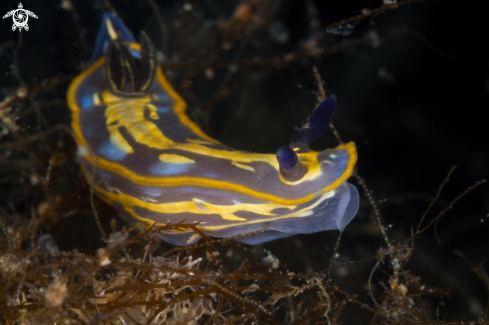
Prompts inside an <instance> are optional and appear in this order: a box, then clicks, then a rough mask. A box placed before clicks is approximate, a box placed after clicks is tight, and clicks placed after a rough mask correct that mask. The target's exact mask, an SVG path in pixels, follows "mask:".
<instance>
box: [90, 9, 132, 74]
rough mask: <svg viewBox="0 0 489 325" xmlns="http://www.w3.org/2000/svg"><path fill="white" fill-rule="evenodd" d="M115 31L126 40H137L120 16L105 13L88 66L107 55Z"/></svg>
mask: <svg viewBox="0 0 489 325" xmlns="http://www.w3.org/2000/svg"><path fill="white" fill-rule="evenodd" d="M114 32H115V34H116V35H118V36H119V38H120V39H122V40H124V41H126V42H131V43H134V42H136V39H135V38H134V35H133V34H132V32H131V31H130V30H129V29H128V28H127V27H126V25H124V22H123V21H122V20H121V19H120V18H119V17H117V16H116V15H114V14H112V13H104V14H103V16H102V25H101V26H100V29H99V32H98V34H97V38H96V39H95V47H94V49H93V53H92V56H91V57H90V60H89V61H88V63H87V66H91V65H92V64H94V63H95V62H96V61H98V60H99V59H100V58H102V57H103V56H105V53H106V52H107V48H108V47H109V44H110V42H111V41H112V40H113V38H114Z"/></svg>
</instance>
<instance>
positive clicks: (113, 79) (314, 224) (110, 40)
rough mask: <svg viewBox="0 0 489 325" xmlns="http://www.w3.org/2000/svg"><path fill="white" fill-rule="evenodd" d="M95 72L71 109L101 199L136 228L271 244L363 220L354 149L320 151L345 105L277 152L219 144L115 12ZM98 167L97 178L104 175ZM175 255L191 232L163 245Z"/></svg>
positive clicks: (331, 105)
mask: <svg viewBox="0 0 489 325" xmlns="http://www.w3.org/2000/svg"><path fill="white" fill-rule="evenodd" d="M88 66H89V67H88V68H87V69H86V70H85V71H84V72H83V73H82V74H80V75H79V76H78V77H77V78H76V79H75V80H74V81H73V83H72V84H71V86H70V89H69V91H68V103H69V106H70V108H71V110H72V118H73V122H72V127H73V130H74V134H75V138H76V142H77V143H78V147H79V149H78V153H79V156H80V158H81V162H82V166H83V169H84V172H85V175H86V176H87V179H88V180H89V181H91V180H92V175H91V174H92V172H93V171H94V170H95V178H94V179H95V184H96V185H95V187H94V189H95V192H96V193H97V195H98V196H99V197H101V198H102V199H103V200H105V201H106V202H108V203H109V204H111V205H113V206H114V207H115V208H116V209H117V210H118V211H119V212H120V214H121V215H122V216H123V217H124V218H125V219H127V220H128V221H131V220H132V221H142V222H145V223H147V224H148V225H151V224H153V223H154V222H155V221H157V223H158V224H161V225H165V224H168V223H170V222H171V223H172V224H176V223H178V222H181V221H182V220H185V223H199V224H198V228H200V229H201V230H202V231H203V232H204V233H205V234H206V235H209V236H212V237H220V238H228V237H231V236H236V235H242V234H246V233H250V232H254V231H257V230H260V229H264V228H268V227H269V228H268V229H267V230H266V231H264V232H261V233H257V234H255V235H252V236H245V237H240V238H239V239H237V240H238V241H240V242H243V243H246V244H260V243H263V242H267V241H270V240H274V239H277V238H282V237H287V236H292V235H295V234H309V233H314V232H318V231H323V230H334V229H338V230H340V231H342V230H343V229H344V228H345V226H346V225H347V224H348V223H349V222H350V221H351V220H352V219H353V217H354V216H355V214H356V213H357V211H358V202H359V196H358V192H357V190H356V188H355V187H354V186H353V185H351V184H348V183H347V182H346V180H347V179H348V178H349V177H350V176H351V174H352V172H353V167H354V165H355V162H356V160H357V153H356V149H355V145H354V143H352V142H350V143H347V144H342V145H340V146H338V147H336V148H334V149H328V150H325V151H322V152H316V151H312V150H309V145H310V144H311V142H312V141H314V140H315V139H317V138H318V137H319V136H320V135H321V134H323V133H324V131H325V130H326V129H327V127H328V124H329V121H330V120H331V118H332V115H333V112H334V109H335V106H336V98H335V97H334V96H330V97H329V98H327V99H326V100H325V101H323V102H322V103H321V104H320V105H319V106H318V107H317V108H316V109H315V110H314V111H313V113H312V114H311V116H310V117H309V118H308V119H307V121H306V123H305V125H304V126H303V127H302V128H300V129H299V130H297V131H296V133H295V134H294V135H293V137H292V140H291V143H290V145H289V146H287V147H283V148H280V149H278V151H277V153H276V154H275V155H274V154H259V153H250V152H244V151H239V150H235V149H233V148H229V147H226V146H225V145H223V144H221V143H220V142H219V141H217V140H215V139H212V138H210V137H209V136H207V135H206V134H204V133H203V132H202V130H200V128H199V127H198V126H197V125H196V124H194V123H193V122H192V121H191V120H190V119H189V118H188V117H187V115H185V107H186V104H185V102H184V101H183V100H182V98H181V97H180V96H179V95H178V94H177V93H176V92H175V91H174V90H173V88H172V87H171V85H170V84H169V83H168V81H167V80H166V78H165V76H164V74H163V71H162V70H161V68H159V67H158V66H157V64H156V60H155V50H154V48H153V45H152V43H151V41H150V39H149V38H148V37H147V35H146V34H145V33H141V37H140V41H139V43H137V42H136V40H135V38H134V36H133V34H132V33H131V32H130V31H129V30H128V29H127V27H126V26H125V25H124V23H123V22H122V20H121V19H120V18H118V17H117V16H115V15H113V14H104V16H103V22H102V26H101V28H100V31H99V33H98V35H97V39H96V43H95V49H94V51H93V54H92V58H91V59H90V61H89V64H88ZM95 164H96V168H95ZM159 237H160V238H161V239H163V240H164V241H166V242H169V243H172V244H174V245H190V244H193V243H195V242H196V241H198V240H199V239H200V236H199V235H198V234H196V233H194V232H193V231H192V230H190V229H182V230H172V231H167V232H165V233H162V234H160V235H159Z"/></svg>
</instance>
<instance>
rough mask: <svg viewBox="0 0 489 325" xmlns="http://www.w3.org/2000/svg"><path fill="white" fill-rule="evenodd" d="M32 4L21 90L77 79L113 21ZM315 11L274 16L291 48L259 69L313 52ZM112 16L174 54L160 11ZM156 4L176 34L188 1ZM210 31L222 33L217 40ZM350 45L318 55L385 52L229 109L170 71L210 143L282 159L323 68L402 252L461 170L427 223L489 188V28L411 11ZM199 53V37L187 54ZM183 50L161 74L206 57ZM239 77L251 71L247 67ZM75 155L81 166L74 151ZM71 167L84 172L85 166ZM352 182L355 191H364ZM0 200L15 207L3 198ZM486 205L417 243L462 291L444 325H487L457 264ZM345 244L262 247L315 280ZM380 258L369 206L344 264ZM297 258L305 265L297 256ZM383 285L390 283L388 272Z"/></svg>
mask: <svg viewBox="0 0 489 325" xmlns="http://www.w3.org/2000/svg"><path fill="white" fill-rule="evenodd" d="M236 3H237V2H236V1H229V2H228V1H202V2H195V4H194V11H193V15H194V16H195V17H190V18H189V17H183V18H182V17H180V18H178V19H180V20H179V21H181V22H183V23H185V22H187V21H189V25H192V24H197V23H196V22H195V21H198V22H199V23H200V24H203V25H202V26H209V25H216V22H217V21H219V20H225V19H228V18H229V17H230V16H231V15H232V13H233V10H234V8H235V6H236ZM22 4H23V5H24V8H25V9H28V10H31V11H33V12H34V13H35V14H36V15H37V16H38V17H39V18H38V19H34V18H30V19H29V26H30V30H29V31H28V32H24V31H23V32H22V35H23V36H22V37H23V39H22V42H23V45H22V47H21V48H20V49H19V52H18V63H19V70H20V74H21V76H22V79H23V81H24V82H25V84H26V85H32V84H36V83H39V82H42V81H43V80H46V79H50V78H53V77H55V76H57V75H60V74H61V75H64V76H68V77H74V76H76V74H77V73H78V72H79V71H80V69H81V68H82V67H83V62H85V61H86V60H87V59H88V57H89V55H90V50H91V46H92V44H93V41H94V37H95V35H96V32H97V30H98V27H99V23H100V17H101V12H102V10H103V9H101V6H100V5H98V3H95V2H93V3H92V2H91V1H73V5H74V6H75V7H76V9H77V13H78V17H75V16H73V15H72V13H71V12H68V11H66V10H64V9H62V8H61V7H60V1H47V0H46V1H23V2H22ZM306 4H307V1H284V2H282V3H281V4H279V5H278V7H279V10H278V13H277V15H276V16H274V18H273V20H274V22H278V25H277V26H281V27H280V28H279V29H280V31H281V32H284V33H286V34H287V35H288V37H287V38H286V40H285V41H284V42H278V41H277V42H275V43H273V42H272V43H271V44H269V45H268V46H266V47H264V48H263V51H259V50H258V49H257V48H259V47H257V48H255V49H254V51H256V53H255V57H261V58H264V57H267V56H271V55H284V54H287V53H290V52H292V51H294V50H295V49H297V47H298V46H300V45H301V44H304V43H305V42H307V41H308V40H310V39H311V34H310V33H309V32H310V31H309V30H308V25H309V23H310V21H308V18H307V17H308V16H307V6H306ZM309 4H314V5H315V7H316V9H317V13H318V16H317V18H318V21H319V23H320V26H321V27H320V28H319V30H321V31H323V32H325V31H326V26H327V25H329V24H332V23H334V22H336V21H339V20H341V19H346V18H349V17H353V16H356V15H358V14H359V13H360V12H361V10H362V9H365V8H369V9H375V8H378V7H380V6H381V5H382V3H381V2H380V1H348V2H346V1H336V2H332V1H311V2H309ZM114 5H115V7H116V9H117V11H118V12H119V15H120V16H121V17H122V18H123V20H124V21H125V22H126V24H127V25H128V27H129V28H130V29H131V30H133V31H135V32H137V31H139V30H141V29H145V30H148V32H149V33H150V35H151V38H152V39H153V40H154V41H155V43H156V44H157V45H159V46H160V48H161V47H164V45H162V44H165V42H164V41H162V40H161V39H159V38H160V37H161V33H158V31H157V28H156V24H155V17H154V14H153V11H152V10H151V8H150V6H149V5H148V4H147V3H146V2H145V1H129V0H128V1H120V2H117V3H116V2H115V1H114ZM158 5H159V6H160V8H161V10H162V13H163V16H164V18H165V21H166V22H168V21H172V19H176V18H175V17H177V13H179V12H181V8H182V2H176V1H159V2H158ZM17 6H18V1H17V0H16V1H2V2H1V4H0V12H1V13H2V15H3V14H4V13H6V12H7V11H10V10H12V9H15V8H17ZM11 25H12V20H11V18H8V19H5V20H2V21H1V22H0V28H1V32H0V44H3V45H4V46H2V45H0V48H1V52H0V87H1V90H2V95H6V94H9V93H11V92H12V91H13V90H14V89H15V88H16V87H18V85H19V83H18V80H16V78H14V77H13V75H12V62H13V60H14V56H15V55H14V49H15V46H16V44H18V41H19V33H18V32H12V30H11ZM168 25H169V26H171V24H170V23H168ZM209 30H210V31H209V33H211V34H212V31H213V30H212V29H211V28H210V29H209ZM194 32H195V31H194ZM350 32H351V33H350V34H349V35H344V36H342V35H336V34H329V35H327V36H324V38H322V40H323V39H327V40H328V41H327V43H324V44H320V45H321V46H325V47H328V46H330V47H334V46H336V45H337V44H340V43H341V42H344V41H348V40H353V39H360V38H363V37H365V35H367V34H368V33H376V35H378V37H379V39H380V42H379V44H378V46H373V45H374V44H360V45H355V46H350V47H348V48H346V49H345V50H342V51H338V52H337V53H335V54H331V55H325V56H321V57H319V58H311V57H307V55H306V56H305V57H304V58H302V59H299V60H296V61H294V62H293V63H291V64H289V65H287V66H284V67H277V68H274V69H271V70H270V71H269V70H267V69H266V68H267V66H264V67H258V68H257V67H254V68H253V69H256V73H254V72H253V73H251V74H248V75H247V76H248V77H247V78H246V79H245V82H243V83H242V84H240V86H239V87H234V88H230V89H229V92H228V96H224V97H223V98H222V99H220V100H216V101H212V100H211V99H213V98H214V97H215V96H213V94H216V93H218V90H220V89H222V88H223V87H225V86H226V82H227V81H226V78H227V76H228V75H229V74H228V71H226V70H227V69H222V71H220V70H219V69H216V78H215V79H214V80H212V81H209V82H208V83H207V84H206V83H203V84H202V85H201V86H200V87H199V88H198V89H196V92H193V93H192V91H191V90H192V89H191V88H190V90H189V88H186V87H185V85H183V86H182V80H184V79H185V75H188V73H189V69H185V68H182V69H180V68H178V67H175V68H172V69H170V70H171V71H170V72H171V73H169V79H170V81H171V82H172V83H173V84H174V85H175V86H176V88H177V89H178V90H179V91H180V92H181V94H182V95H183V96H184V97H185V99H186V100H187V101H188V103H189V112H190V113H191V114H190V115H191V116H192V117H194V118H195V119H196V120H197V122H198V123H199V124H200V125H202V127H203V129H204V130H205V131H206V132H207V133H208V134H210V135H212V136H214V137H215V138H217V139H218V140H220V141H222V142H223V143H225V144H226V145H230V146H233V147H235V148H238V149H243V150H249V151H256V152H267V153H268V152H269V153H272V152H275V150H276V149H277V148H279V147H281V146H283V145H287V143H288V139H289V138H290V136H291V135H292V133H293V132H294V128H295V127H299V126H300V124H301V123H302V122H303V121H304V120H305V119H306V118H307V116H308V114H309V113H310V112H311V110H312V109H313V108H314V105H315V103H316V91H317V87H316V82H315V79H314V75H313V73H312V66H313V65H316V66H317V67H318V69H319V72H320V74H321V76H322V78H323V80H324V82H325V85H326V90H327V92H328V93H334V94H336V96H337V98H338V103H339V107H338V109H337V112H336V115H335V119H334V123H335V125H336V127H337V128H338V130H339V132H340V134H341V136H342V138H343V140H344V141H354V142H355V143H356V145H357V148H358V153H359V160H358V164H357V166H358V170H359V173H360V175H361V176H362V177H364V178H365V179H366V181H367V184H368V185H369V187H370V189H371V190H372V191H373V194H374V197H375V198H376V199H378V200H380V201H381V203H380V207H381V211H382V215H383V220H384V224H385V225H390V226H391V228H389V230H388V234H389V237H390V238H391V240H392V242H394V243H399V242H402V241H403V240H404V239H405V238H407V237H408V236H409V234H410V232H411V227H416V225H417V223H418V221H419V219H420V217H421V215H422V214H423V212H424V210H425V209H426V207H427V206H428V204H429V202H430V200H431V199H432V198H433V196H434V195H435V193H436V190H437V189H438V187H439V185H440V184H441V182H442V180H443V179H444V177H445V176H446V174H447V172H448V171H449V169H450V168H451V166H452V165H456V166H457V169H456V170H455V172H454V174H453V175H452V177H451V178H450V181H449V183H448V184H447V186H446V188H445V190H444V192H443V193H442V195H441V198H440V200H439V202H438V203H437V204H436V205H435V207H434V210H433V212H432V213H430V214H428V216H427V218H428V219H430V218H433V217H434V216H435V215H436V214H437V213H438V212H439V211H440V210H441V209H443V208H444V207H446V206H447V204H448V203H449V202H450V201H451V200H452V199H453V198H455V197H456V196H457V195H458V194H460V193H461V192H463V191H464V190H465V189H467V187H468V186H470V185H471V184H473V183H474V182H476V181H478V180H481V179H484V178H488V176H489V175H488V168H487V167H488V164H489V142H488V139H489V131H488V126H487V122H488V119H487V116H488V114H487V110H488V109H489V74H488V72H489V46H488V44H487V43H488V41H487V40H488V37H489V25H488V23H487V16H486V13H485V12H483V11H482V10H481V9H480V8H477V7H476V6H475V5H474V4H473V3H470V4H463V3H462V2H459V1H436V2H435V1H426V2H413V3H410V4H408V5H405V6H401V7H399V8H397V9H395V10H392V11H388V12H386V13H383V14H381V15H378V16H376V17H373V18H372V17H370V18H366V19H364V20H362V21H360V22H359V23H358V24H356V25H355V27H354V28H353V29H351V31H350ZM185 33H188V35H192V33H193V32H192V31H186V32H183V33H182V34H183V35H185ZM203 35H204V36H202V37H205V35H207V34H203ZM192 40H193V38H192V37H189V42H191V41H192ZM9 41H11V42H14V43H11V44H13V46H9V45H8V44H10V43H8V42H9ZM200 41H202V40H200ZM187 46H188V47H189V48H190V50H188V49H187V51H186V52H185V50H186V49H185V48H183V50H182V49H177V50H174V51H173V52H172V53H173V56H172V57H170V58H169V59H168V60H167V61H165V62H166V63H169V64H170V63H172V62H175V61H172V59H173V60H175V58H177V57H178V56H177V55H176V54H175V53H177V54H178V53H179V51H183V53H185V54H184V55H181V56H180V57H179V58H180V61H178V62H179V63H185V62H188V61H191V60H192V59H193V60H195V59H196V58H198V56H195V57H193V56H192V51H194V50H195V49H193V47H192V44H187ZM196 46H198V44H197V45H196ZM186 60H187V61H186ZM240 69H241V70H243V69H244V70H246V69H248V68H247V67H238V70H240ZM249 69H250V71H252V68H249ZM190 70H191V69H190ZM260 70H262V71H261V72H260ZM253 71H255V70H253ZM263 71H265V72H263ZM379 71H380V72H382V71H385V72H387V76H388V77H382V73H380V74H379ZM238 72H239V71H238ZM242 72H243V73H245V72H246V71H242ZM383 75H384V76H385V75H386V74H385V73H384V74H383ZM196 78H197V77H196ZM67 85H68V84H65V85H60V86H59V87H57V88H56V89H51V90H49V91H46V92H41V93H40V94H39V95H38V97H37V99H38V100H39V101H40V102H42V101H43V99H44V98H50V99H52V98H59V99H64V96H65V95H64V94H65V91H66V87H67ZM195 94H197V95H195ZM42 113H43V116H44V118H45V119H46V120H47V122H46V123H47V125H56V124H59V123H65V124H68V123H69V121H70V114H69V110H68V108H67V107H66V106H64V105H58V106H56V107H50V106H49V105H45V106H43V108H42ZM32 127H33V128H35V127H36V125H35V124H33V125H32ZM336 144H337V143H336V141H335V139H334V137H333V136H332V134H331V133H330V132H327V133H326V134H325V135H324V136H323V137H322V138H321V139H319V140H317V141H316V142H315V143H314V145H313V148H314V149H316V150H323V149H324V148H328V147H334V146H335V145H336ZM67 150H71V152H72V153H73V152H74V149H73V144H71V147H70V146H68V148H67ZM70 164H71V165H72V167H73V168H74V169H76V168H77V165H76V163H74V162H71V163H70ZM351 182H352V183H354V184H356V181H355V180H352V181H351ZM0 187H1V185H0ZM1 191H3V192H2V193H1V194H2V195H6V193H5V191H6V189H4V190H1ZM362 197H363V196H362ZM488 197H489V186H488V185H487V184H486V185H483V186H481V187H479V188H477V189H476V190H475V191H474V192H471V193H470V194H469V195H468V196H467V197H464V198H463V199H462V200H461V201H460V202H459V203H458V204H457V205H456V206H455V207H454V208H453V209H451V210H450V211H449V212H448V213H447V214H446V215H445V216H444V217H443V218H442V219H441V221H440V222H439V225H438V228H437V233H438V237H439V239H440V242H438V240H437V239H436V237H435V234H434V231H433V230H432V229H430V230H429V231H428V232H427V233H425V234H423V235H421V236H420V238H419V239H418V240H417V241H416V243H415V255H414V258H413V259H412V260H411V262H410V264H409V266H408V269H409V270H411V272H412V273H414V274H419V275H420V276H421V277H423V278H424V279H426V282H427V283H429V284H430V285H432V286H439V287H442V288H446V287H450V288H452V290H453V291H452V294H451V298H436V299H433V301H432V302H433V308H432V309H433V310H434V309H435V308H436V307H440V309H441V315H442V316H443V317H446V318H447V319H454V320H457V319H468V318H475V317H478V316H481V315H482V314H481V313H482V311H483V309H484V305H485V303H486V300H487V292H486V291H485V289H484V285H483V283H482V281H481V280H480V279H479V278H477V276H475V274H474V273H473V272H472V270H471V269H470V267H469V266H468V265H467V263H465V262H464V261H463V260H462V259H461V258H460V257H459V256H457V255H456V254H455V251H458V250H460V251H462V252H463V253H464V254H465V255H466V256H467V258H468V259H469V260H471V261H473V262H474V263H476V262H482V261H484V260H485V259H486V258H487V256H488V252H489V218H488V217H487V216H488V213H489V201H488ZM63 225H64V227H67V228H64V231H65V232H70V231H72V232H73V240H72V241H70V242H67V241H62V243H64V244H60V246H61V248H64V249H74V248H78V249H81V250H83V248H84V247H85V246H87V243H86V240H83V239H84V238H86V237H83V236H86V233H87V232H90V231H89V230H87V229H89V227H93V226H94V223H92V221H87V220H86V219H80V220H78V221H77V220H75V221H72V222H71V223H69V222H67V223H64V224H63ZM84 227H86V228H84ZM66 229H68V230H66ZM336 235H337V234H336V233H334V232H333V233H319V234H313V235H308V236H295V237H292V238H288V239H283V240H279V241H275V242H272V243H269V244H266V245H264V247H265V248H266V249H269V250H271V251H272V253H273V254H275V255H277V256H278V257H279V259H280V260H281V261H283V262H285V263H286V264H287V268H289V269H291V270H295V271H298V272H307V271H312V270H316V271H317V270H318V269H320V268H321V267H325V266H327V264H328V262H329V258H330V251H331V246H332V245H333V243H334V241H335V238H336ZM60 241H61V239H60ZM63 245H64V247H63ZM297 245H304V247H305V248H306V251H307V252H308V255H307V256H303V255H301V254H302V253H299V252H303V251H302V250H300V251H299V250H297V249H296V247H297ZM262 247H263V246H262ZM262 247H259V248H256V249H261V248H262ZM381 247H385V244H384V242H383V241H382V238H381V237H380V236H379V232H378V228H377V226H375V224H374V219H373V216H372V214H371V208H370V207H369V205H368V202H367V201H366V199H365V198H362V203H361V208H360V212H359V214H358V216H357V217H356V218H355V219H354V220H353V221H352V223H351V224H350V225H349V226H348V227H347V228H346V230H345V233H344V236H343V239H342V244H341V246H340V256H341V257H342V258H343V259H345V260H346V261H348V260H356V259H360V258H364V257H367V256H371V255H375V253H376V251H377V250H378V249H380V248H381ZM295 251H297V252H298V253H297V254H294V252H295ZM372 266H373V262H369V263H365V265H364V266H359V267H356V268H351V269H348V271H346V276H347V279H348V275H350V280H346V283H348V281H350V282H351V283H355V282H356V281H360V282H361V281H363V282H365V281H366V279H367V278H368V275H369V270H371V268H372ZM486 269H487V266H486ZM348 272H350V273H348ZM385 272H389V271H388V269H387V268H386V271H385ZM376 274H377V273H376ZM342 275H343V276H345V274H342ZM352 277H354V278H355V279H351V278H352ZM382 277H383V274H382V272H378V275H376V278H380V279H382Z"/></svg>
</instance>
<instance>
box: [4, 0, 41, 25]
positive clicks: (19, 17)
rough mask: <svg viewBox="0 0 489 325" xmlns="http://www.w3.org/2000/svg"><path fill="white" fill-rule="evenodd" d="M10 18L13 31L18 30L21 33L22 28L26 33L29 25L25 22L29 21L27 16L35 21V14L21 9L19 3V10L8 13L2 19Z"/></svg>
mask: <svg viewBox="0 0 489 325" xmlns="http://www.w3.org/2000/svg"><path fill="white" fill-rule="evenodd" d="M10 16H12V19H13V20H14V24H13V25H12V30H13V31H15V29H16V28H19V32H21V31H22V28H24V29H25V30H26V31H28V30H29V25H27V21H28V20H29V16H31V17H34V18H36V19H37V16H36V14H35V13H33V12H32V11H29V10H25V9H23V7H22V3H19V9H15V10H12V11H9V12H7V13H6V14H5V16H3V19H5V18H7V17H10Z"/></svg>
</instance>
